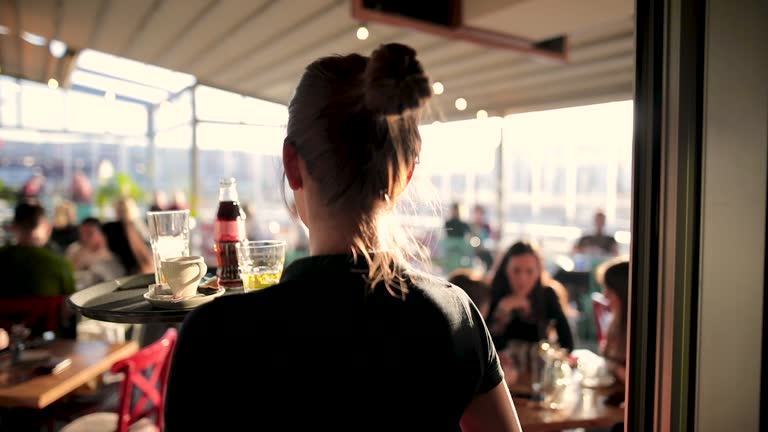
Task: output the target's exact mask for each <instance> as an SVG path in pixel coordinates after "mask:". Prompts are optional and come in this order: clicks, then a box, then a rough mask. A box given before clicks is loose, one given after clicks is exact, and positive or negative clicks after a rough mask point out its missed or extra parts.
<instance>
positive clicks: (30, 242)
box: [0, 202, 75, 336]
mask: <svg viewBox="0 0 768 432" xmlns="http://www.w3.org/2000/svg"><path fill="white" fill-rule="evenodd" d="M11 230H12V231H13V234H14V238H15V244H13V245H10V246H5V247H2V248H0V274H2V275H3V276H2V277H3V283H2V284H0V298H4V297H32V296H57V295H69V294H72V293H73V292H74V291H75V279H74V276H73V274H72V266H71V265H70V264H69V262H67V260H66V259H64V258H63V257H60V256H58V255H56V254H55V253H53V252H52V251H50V250H49V249H47V248H46V247H45V245H46V244H47V243H48V241H49V240H50V236H51V224H50V223H49V222H48V219H47V218H46V217H45V210H44V209H43V207H41V206H40V205H39V204H36V203H27V202H23V203H21V204H19V205H17V206H16V210H15V213H14V216H13V222H12V225H11ZM68 330H72V331H73V329H68ZM66 335H70V334H69V333H66ZM70 336H71V335H70Z"/></svg>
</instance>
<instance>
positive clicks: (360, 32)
mask: <svg viewBox="0 0 768 432" xmlns="http://www.w3.org/2000/svg"><path fill="white" fill-rule="evenodd" d="M368 34H369V33H368V27H366V26H365V25H361V26H360V27H358V28H357V38H358V39H360V40H366V39H368Z"/></svg>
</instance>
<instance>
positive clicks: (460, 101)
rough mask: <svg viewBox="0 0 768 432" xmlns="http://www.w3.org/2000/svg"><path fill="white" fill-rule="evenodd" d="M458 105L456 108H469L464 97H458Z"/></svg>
mask: <svg viewBox="0 0 768 432" xmlns="http://www.w3.org/2000/svg"><path fill="white" fill-rule="evenodd" d="M454 105H456V109H457V110H459V111H464V110H465V109H467V100H466V99H464V98H458V99H456V102H455V103H454Z"/></svg>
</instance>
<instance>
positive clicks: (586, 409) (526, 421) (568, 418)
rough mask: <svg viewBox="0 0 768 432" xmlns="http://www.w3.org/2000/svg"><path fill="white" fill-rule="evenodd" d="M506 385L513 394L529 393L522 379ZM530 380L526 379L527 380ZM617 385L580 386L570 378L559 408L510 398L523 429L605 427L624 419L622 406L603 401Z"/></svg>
mask: <svg viewBox="0 0 768 432" xmlns="http://www.w3.org/2000/svg"><path fill="white" fill-rule="evenodd" d="M521 381H522V382H518V383H516V384H513V385H510V391H511V392H512V393H513V394H514V393H517V394H523V393H530V386H529V385H526V382H525V381H526V378H525V377H522V380H521ZM528 381H530V380H528ZM616 391H621V387H616V386H614V387H609V388H600V389H589V388H582V387H581V385H580V384H579V383H578V382H577V381H574V382H573V384H571V385H570V386H569V387H568V388H567V389H566V392H565V396H564V397H563V400H562V407H561V408H560V409H546V408H542V407H540V405H539V404H538V403H536V402H534V401H532V400H531V399H526V398H518V397H515V398H513V399H514V401H515V408H516V409H517V415H518V417H519V418H520V424H521V426H522V427H523V430H524V431H525V432H552V431H561V430H564V429H576V428H609V427H611V426H613V425H615V424H616V423H620V422H623V421H624V409H623V408H620V407H616V406H609V405H606V404H605V403H604V401H605V399H606V397H607V396H608V395H609V394H611V393H613V392H616Z"/></svg>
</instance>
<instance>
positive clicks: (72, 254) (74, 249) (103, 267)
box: [66, 218, 125, 289]
mask: <svg viewBox="0 0 768 432" xmlns="http://www.w3.org/2000/svg"><path fill="white" fill-rule="evenodd" d="M79 234H80V238H79V240H78V241H77V242H76V243H73V244H71V245H70V246H69V247H68V248H67V253H66V255H67V259H69V261H70V262H71V263H72V266H73V267H74V268H75V280H76V286H77V289H82V288H86V287H89V286H91V285H94V284H97V283H99V282H104V281H108V280H112V279H117V278H118V277H120V276H124V275H125V270H124V269H123V266H122V264H120V260H119V259H118V258H117V256H116V255H115V254H114V253H112V252H111V251H110V250H109V248H108V247H107V239H106V237H104V233H103V232H102V230H101V223H99V220H98V219H96V218H87V219H85V220H83V222H82V223H81V224H80V228H79Z"/></svg>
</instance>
